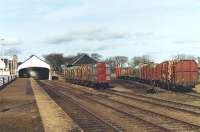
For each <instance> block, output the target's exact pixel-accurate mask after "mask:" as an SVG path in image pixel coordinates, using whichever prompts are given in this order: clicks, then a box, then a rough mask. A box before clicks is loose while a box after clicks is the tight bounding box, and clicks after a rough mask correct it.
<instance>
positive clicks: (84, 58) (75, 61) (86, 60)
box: [66, 54, 97, 66]
mask: <svg viewBox="0 0 200 132" xmlns="http://www.w3.org/2000/svg"><path fill="white" fill-rule="evenodd" d="M95 63H97V60H95V59H93V58H92V57H90V56H88V55H87V54H81V55H77V56H75V57H72V58H67V60H66V65H67V66H74V65H82V64H95Z"/></svg>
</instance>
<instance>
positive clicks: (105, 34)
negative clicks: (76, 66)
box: [45, 28, 129, 44]
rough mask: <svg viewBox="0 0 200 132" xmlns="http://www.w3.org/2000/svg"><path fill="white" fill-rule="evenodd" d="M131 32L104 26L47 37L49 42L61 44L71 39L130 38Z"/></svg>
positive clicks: (103, 39) (101, 39) (104, 39)
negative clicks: (113, 29) (109, 28)
mask: <svg viewBox="0 0 200 132" xmlns="http://www.w3.org/2000/svg"><path fill="white" fill-rule="evenodd" d="M128 37H129V34H128V33H126V32H121V31H109V30H107V29H104V28H89V29H81V30H74V31H70V32H68V33H65V34H64V35H60V36H54V37H51V38H48V39H46V41H45V42H46V43H48V44H61V43H66V42H71V41H81V40H82V41H106V40H118V39H125V38H128Z"/></svg>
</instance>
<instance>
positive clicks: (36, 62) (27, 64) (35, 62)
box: [17, 55, 51, 71]
mask: <svg viewBox="0 0 200 132" xmlns="http://www.w3.org/2000/svg"><path fill="white" fill-rule="evenodd" d="M31 67H41V68H47V69H49V70H50V69H51V67H50V65H49V64H47V63H46V62H45V61H43V60H41V59H40V58H39V57H37V56H35V55H32V56H31V57H30V58H29V59H27V60H26V61H24V62H23V63H22V64H21V65H20V66H19V67H18V69H17V70H18V71H20V70H21V69H25V68H31Z"/></svg>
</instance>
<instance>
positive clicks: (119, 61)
mask: <svg viewBox="0 0 200 132" xmlns="http://www.w3.org/2000/svg"><path fill="white" fill-rule="evenodd" d="M105 62H106V63H108V64H109V65H110V66H111V68H112V69H114V68H116V67H123V66H124V65H125V64H126V63H127V62H128V57H126V56H114V57H109V58H107V59H106V60H105Z"/></svg>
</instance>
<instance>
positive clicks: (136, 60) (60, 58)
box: [44, 53, 200, 71]
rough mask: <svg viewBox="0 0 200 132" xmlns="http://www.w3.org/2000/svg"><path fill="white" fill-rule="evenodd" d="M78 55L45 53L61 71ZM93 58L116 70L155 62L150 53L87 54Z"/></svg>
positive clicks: (180, 56)
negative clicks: (137, 54) (140, 54)
mask: <svg viewBox="0 0 200 132" xmlns="http://www.w3.org/2000/svg"><path fill="white" fill-rule="evenodd" d="M82 54H87V53H78V54H77V55H82ZM77 55H69V56H64V55H63V54H62V53H51V54H47V55H44V58H45V60H46V61H47V62H48V63H49V64H50V65H51V67H52V68H53V69H54V70H57V71H61V70H62V67H63V66H65V64H66V63H67V62H68V61H69V59H70V58H73V57H75V56H77ZM87 55H88V56H90V57H91V58H93V59H95V60H97V61H99V62H106V63H107V64H109V65H110V67H111V69H112V70H114V69H115V68H116V67H137V66H139V65H141V64H153V63H154V60H153V59H152V58H151V57H150V56H149V55H143V56H135V57H133V58H131V59H130V60H129V58H128V57H126V56H112V57H107V58H103V56H102V55H100V54H98V53H92V54H87ZM188 59H192V60H196V61H197V62H198V63H200V57H194V56H191V55H186V54H178V55H175V56H172V60H188Z"/></svg>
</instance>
